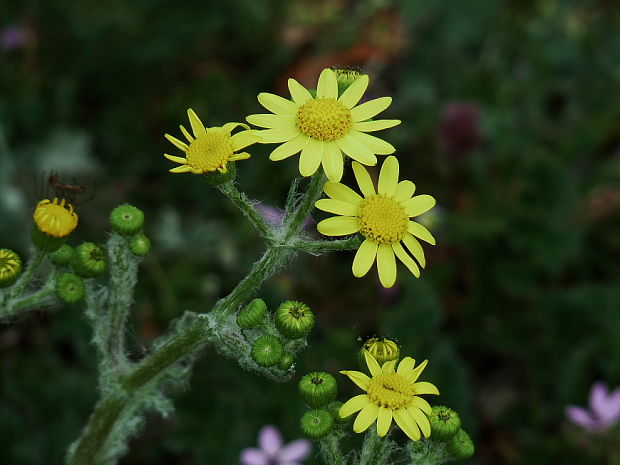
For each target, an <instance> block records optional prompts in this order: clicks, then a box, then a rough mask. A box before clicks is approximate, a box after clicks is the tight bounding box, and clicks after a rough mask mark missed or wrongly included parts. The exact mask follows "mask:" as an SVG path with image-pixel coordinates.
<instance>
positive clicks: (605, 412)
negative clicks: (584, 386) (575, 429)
mask: <svg viewBox="0 0 620 465" xmlns="http://www.w3.org/2000/svg"><path fill="white" fill-rule="evenodd" d="M589 404H590V405H589V409H585V408H582V407H575V406H572V405H571V406H568V407H567V408H566V416H567V417H568V419H569V420H570V421H572V422H573V423H575V424H576V425H579V426H581V427H582V428H584V429H585V430H587V431H590V432H591V433H600V432H603V431H606V430H607V429H609V428H611V427H612V426H614V425H616V424H617V423H620V388H616V389H615V390H613V391H612V392H609V391H608V389H607V385H606V384H605V383H602V382H597V383H594V384H593V385H592V388H591V389H590V400H589Z"/></svg>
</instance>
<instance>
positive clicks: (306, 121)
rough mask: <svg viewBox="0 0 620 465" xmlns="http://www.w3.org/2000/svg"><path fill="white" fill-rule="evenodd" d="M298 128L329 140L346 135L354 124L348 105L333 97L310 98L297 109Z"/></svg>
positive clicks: (318, 137) (308, 133) (311, 135)
mask: <svg viewBox="0 0 620 465" xmlns="http://www.w3.org/2000/svg"><path fill="white" fill-rule="evenodd" d="M295 123H296V124H297V128H298V129H299V130H300V131H301V132H302V133H303V134H305V135H306V136H308V137H312V138H313V139H318V140H322V141H324V142H329V141H332V140H336V139H340V138H341V137H343V136H345V135H346V134H347V133H348V132H349V130H350V129H351V126H352V125H353V117H352V116H351V112H350V111H349V109H348V108H347V107H345V106H344V105H343V104H342V103H340V102H339V101H338V100H336V99H333V98H317V99H310V100H308V101H307V102H306V103H304V104H303V105H302V106H300V107H299V109H298V110H297V115H296V116H295Z"/></svg>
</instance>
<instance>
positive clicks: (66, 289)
mask: <svg viewBox="0 0 620 465" xmlns="http://www.w3.org/2000/svg"><path fill="white" fill-rule="evenodd" d="M56 295H57V296H58V298H59V299H60V300H62V301H63V302H64V303H67V304H74V303H76V302H79V301H80V300H82V299H83V298H84V296H85V295H86V287H85V286H84V281H83V280H82V278H80V277H79V276H78V275H75V274H73V273H65V274H63V275H62V276H61V277H60V278H58V281H57V282H56Z"/></svg>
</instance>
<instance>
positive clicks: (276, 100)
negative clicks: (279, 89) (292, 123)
mask: <svg viewBox="0 0 620 465" xmlns="http://www.w3.org/2000/svg"><path fill="white" fill-rule="evenodd" d="M258 101H259V102H260V104H261V105H262V106H264V107H265V108H266V109H267V110H269V111H270V112H272V113H275V114H276V115H287V116H295V115H296V114H297V108H298V105H297V104H296V103H294V102H291V101H290V100H286V99H285V98H282V97H280V96H279V95H275V94H270V93H269V92H261V93H260V94H258Z"/></svg>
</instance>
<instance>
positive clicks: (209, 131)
mask: <svg viewBox="0 0 620 465" xmlns="http://www.w3.org/2000/svg"><path fill="white" fill-rule="evenodd" d="M187 115H188V116H189V123H190V125H191V127H192V132H193V133H194V135H193V136H192V135H191V134H190V133H189V132H188V131H187V129H185V127H183V125H181V126H179V127H180V128H181V132H182V133H183V135H184V136H185V138H186V139H187V143H185V142H183V141H181V140H179V139H177V138H176V137H173V136H171V135H170V134H166V135H165V137H166V139H168V140H169V141H170V142H172V143H173V144H174V146H175V147H177V148H179V149H181V150H182V151H183V152H185V158H182V157H176V156H174V155H168V154H167V153H166V154H164V157H166V158H167V159H168V160H170V161H173V162H175V163H179V164H181V166H177V167H176V168H172V169H171V170H170V172H171V173H194V174H203V173H212V172H214V171H216V170H217V171H219V172H220V173H226V172H227V171H228V168H227V165H228V163H229V162H231V161H238V160H246V159H248V158H250V154H249V153H247V152H241V153H235V152H237V151H238V150H241V149H243V148H245V147H247V146H249V145H252V144H255V143H256V142H258V141H259V140H260V136H258V135H257V131H252V130H250V127H249V126H248V125H247V124H243V123H226V124H225V125H224V126H221V127H212V128H207V127H205V126H204V125H203V124H202V122H201V121H200V118H198V116H197V115H196V113H195V112H194V110H192V109H191V108H190V109H189V110H187ZM237 126H241V127H243V128H245V129H247V130H246V131H241V132H238V133H237V134H234V135H231V134H230V133H231V132H232V130H233V129H235V128H236V127H237Z"/></svg>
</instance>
